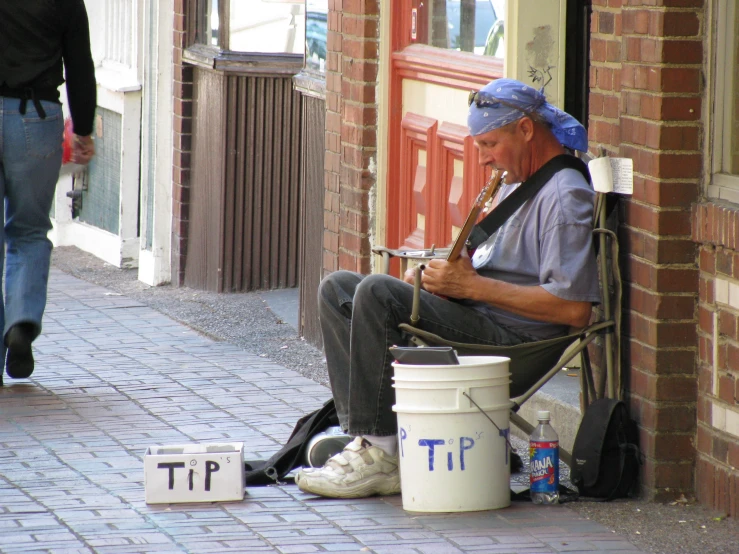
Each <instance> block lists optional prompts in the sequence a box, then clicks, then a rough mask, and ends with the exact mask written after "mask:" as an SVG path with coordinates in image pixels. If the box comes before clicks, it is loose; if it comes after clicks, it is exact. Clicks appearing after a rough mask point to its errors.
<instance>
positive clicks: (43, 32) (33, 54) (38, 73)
mask: <svg viewBox="0 0 739 554" xmlns="http://www.w3.org/2000/svg"><path fill="white" fill-rule="evenodd" d="M62 63H63V66H64V70H65V72H66V80H67V98H68V100H69V111H70V113H71V115H72V121H73V122H74V132H75V133H76V134H78V135H82V136H86V135H89V134H91V133H92V124H93V118H94V116H95V106H96V104H97V94H96V92H97V89H96V83H95V66H94V63H93V61H92V54H91V52H90V29H89V24H88V21H87V11H86V10H85V4H84V2H83V0H0V88H2V87H6V88H8V89H19V90H22V89H26V88H30V89H32V90H33V91H34V93H36V94H37V96H39V97H40V98H43V99H53V98H56V100H57V101H58V100H59V93H58V91H56V89H57V88H58V87H59V85H61V84H62V83H63V82H64V74H63V72H62Z"/></svg>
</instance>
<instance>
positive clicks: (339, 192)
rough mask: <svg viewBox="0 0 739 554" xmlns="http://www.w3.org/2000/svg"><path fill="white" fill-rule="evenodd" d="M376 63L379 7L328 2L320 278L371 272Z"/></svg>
mask: <svg viewBox="0 0 739 554" xmlns="http://www.w3.org/2000/svg"><path fill="white" fill-rule="evenodd" d="M378 57H379V2H378V1H377V0H329V14H328V35H327V60H326V138H325V144H326V157H325V171H326V183H325V186H326V190H325V202H324V227H325V230H324V240H323V244H324V252H323V268H324V273H330V272H331V271H335V270H336V269H349V270H352V271H358V272H360V273H369V271H370V240H369V231H370V218H371V216H370V191H371V189H372V188H373V187H374V185H375V180H376V173H375V167H374V166H375V160H376V150H377V149H376V141H377V138H376V137H377V105H376V104H375V87H376V86H377V71H378Z"/></svg>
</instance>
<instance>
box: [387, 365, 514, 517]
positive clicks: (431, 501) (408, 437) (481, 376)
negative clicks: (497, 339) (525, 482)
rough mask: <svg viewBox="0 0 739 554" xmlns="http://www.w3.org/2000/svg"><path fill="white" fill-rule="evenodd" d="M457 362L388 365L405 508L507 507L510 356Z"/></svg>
mask: <svg viewBox="0 0 739 554" xmlns="http://www.w3.org/2000/svg"><path fill="white" fill-rule="evenodd" d="M459 362H460V365H408V364H399V363H397V362H396V363H394V364H393V367H394V368H395V376H394V377H393V381H394V384H393V387H394V388H395V405H394V406H393V410H394V411H395V412H396V413H397V414H398V455H399V456H400V486H401V492H402V495H403V509H405V510H408V511H412V512H470V511H477V510H494V509H497V508H505V507H506V506H509V505H510V503H511V492H510V479H511V471H510V465H509V451H508V444H509V443H508V435H509V430H510V427H509V421H510V418H509V416H510V408H511V402H510V398H509V383H510V378H509V376H510V373H509V372H508V364H509V362H510V359H509V358H504V357H501V356H460V358H459ZM466 395H467V396H466ZM470 397H471V398H472V400H474V401H475V402H476V403H477V404H478V405H479V406H480V408H482V409H483V410H484V411H485V413H486V414H487V415H488V416H489V417H490V419H492V420H493V421H494V422H495V425H493V423H491V421H490V419H488V418H487V417H485V414H483V413H482V412H481V411H480V410H479V409H478V408H477V407H476V406H475V404H474V403H473V402H472V401H471V400H470ZM496 426H497V428H496Z"/></svg>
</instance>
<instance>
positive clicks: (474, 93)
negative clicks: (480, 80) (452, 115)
mask: <svg viewBox="0 0 739 554" xmlns="http://www.w3.org/2000/svg"><path fill="white" fill-rule="evenodd" d="M473 102H474V103H475V106H477V107H478V108H499V107H500V106H506V107H508V108H511V109H513V110H518V111H519V112H521V113H523V114H525V115H528V116H531V114H532V113H533V112H534V111H536V110H535V109H534V110H526V109H524V108H522V107H521V106H516V105H515V104H512V103H510V102H506V101H505V100H501V99H500V98H496V97H495V96H492V95H490V94H487V93H485V92H482V91H480V90H471V91H470V94H469V96H468V97H467V106H471V105H472V103H473ZM537 107H538V106H537Z"/></svg>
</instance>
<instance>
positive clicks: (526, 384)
mask: <svg viewBox="0 0 739 554" xmlns="http://www.w3.org/2000/svg"><path fill="white" fill-rule="evenodd" d="M593 221H594V224H593V232H594V239H595V243H596V248H597V250H598V268H599V271H598V273H599V281H600V290H601V304H600V306H598V307H596V308H594V314H595V315H594V317H593V323H591V324H590V325H588V326H587V327H585V328H583V329H579V330H577V331H574V332H572V333H571V334H568V335H566V336H563V337H558V338H553V339H547V340H542V341H536V342H530V343H524V344H519V345H516V346H490V345H481V344H469V343H460V342H454V341H449V340H446V339H444V338H442V337H440V336H438V335H435V334H433V333H429V332H427V331H424V330H422V329H419V328H418V327H416V326H415V324H416V323H417V322H418V321H419V319H420V318H423V314H422V313H419V309H418V306H419V300H418V299H419V298H420V288H421V286H420V285H421V280H420V274H421V273H420V271H416V286H415V291H414V301H413V312H412V314H411V322H412V324H411V325H408V324H405V323H403V324H401V325H400V328H401V329H402V330H403V331H404V332H405V333H407V335H408V336H409V340H410V342H411V344H414V345H416V346H452V347H453V348H455V349H456V350H457V353H458V354H460V355H465V356H506V357H508V358H510V360H511V361H510V372H511V385H510V386H511V392H510V395H511V401H512V403H513V405H512V408H511V422H512V423H513V424H514V425H516V426H517V427H518V428H519V429H521V430H522V431H523V432H524V433H525V434H527V435H529V434H531V432H532V431H533V430H534V425H532V424H531V423H529V422H528V421H526V420H525V419H524V418H523V417H521V416H520V415H519V414H518V410H519V408H520V407H521V405H522V404H523V403H524V402H525V401H526V400H528V399H529V398H531V397H532V396H533V395H534V393H536V391H538V390H539V389H540V388H541V387H542V386H544V385H545V384H546V383H547V382H548V381H549V380H550V379H552V378H553V377H554V376H555V375H556V374H557V372H558V371H561V370H562V368H564V367H566V366H568V365H569V364H570V363H571V362H572V361H573V360H574V359H575V357H576V356H578V355H580V356H581V357H582V363H581V371H580V386H581V392H582V395H583V403H582V404H583V407H587V406H588V405H590V403H591V402H593V401H594V400H596V399H598V398H602V397H604V396H608V397H609V398H619V397H620V395H621V393H620V374H621V372H620V356H618V355H617V353H618V352H619V351H620V332H619V329H620V326H621V325H620V323H621V322H620V319H621V317H620V316H621V276H620V272H619V267H618V242H617V237H616V234H615V233H614V232H613V231H611V230H609V229H608V228H607V221H606V196H605V195H604V194H602V193H598V194H597V196H596V205H595V213H594V218H593ZM609 246H610V248H609ZM373 251H374V252H375V253H376V254H380V255H381V256H382V258H383V269H384V271H385V272H386V273H389V272H390V260H391V258H394V257H395V258H398V259H399V260H400V267H401V275H403V273H404V272H405V269H406V267H407V264H408V262H409V261H410V260H413V261H423V260H428V259H431V258H440V257H444V255H445V252H446V249H436V250H434V249H432V250H429V251H418V250H417V251H402V250H391V249H388V248H384V247H378V248H375V249H374V250H373ZM599 336H603V337H604V340H603V343H604V344H603V352H604V366H605V379H603V380H602V381H601V383H600V386H599V387H598V390H596V386H595V382H594V378H593V372H592V368H591V365H590V358H589V355H588V349H587V347H588V345H589V344H590V343H591V342H593V341H594V340H595V339H596V338H597V337H599ZM568 348H569V350H568ZM560 458H561V459H562V461H564V462H565V463H566V464H567V465H568V466H571V461H572V456H571V453H570V452H567V451H566V450H564V449H560Z"/></svg>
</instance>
